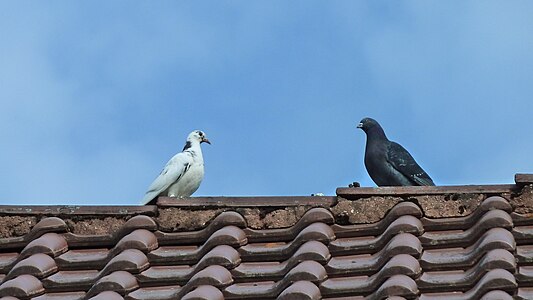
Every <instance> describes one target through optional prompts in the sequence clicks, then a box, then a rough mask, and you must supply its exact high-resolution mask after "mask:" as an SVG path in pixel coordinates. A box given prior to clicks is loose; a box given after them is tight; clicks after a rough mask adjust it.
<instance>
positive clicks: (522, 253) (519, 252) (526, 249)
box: [516, 245, 533, 265]
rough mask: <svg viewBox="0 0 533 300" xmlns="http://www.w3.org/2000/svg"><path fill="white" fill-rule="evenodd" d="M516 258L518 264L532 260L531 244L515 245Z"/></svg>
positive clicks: (532, 250) (528, 262)
mask: <svg viewBox="0 0 533 300" xmlns="http://www.w3.org/2000/svg"><path fill="white" fill-rule="evenodd" d="M516 260H517V261H518V264H519V265H523V264H530V263H531V262H533V245H525V246H517V247H516Z"/></svg>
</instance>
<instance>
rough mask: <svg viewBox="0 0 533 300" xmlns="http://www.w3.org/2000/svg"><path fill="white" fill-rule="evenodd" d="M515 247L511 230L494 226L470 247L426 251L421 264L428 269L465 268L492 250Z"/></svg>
mask: <svg viewBox="0 0 533 300" xmlns="http://www.w3.org/2000/svg"><path fill="white" fill-rule="evenodd" d="M515 248H516V243H515V241H514V237H513V235H512V234H511V233H510V232H509V231H507V230H505V229H503V228H492V229H489V230H488V231H487V232H486V233H485V234H484V235H483V236H482V237H481V238H480V239H479V240H477V242H476V243H475V244H474V245H472V246H470V247H468V248H447V249H438V250H426V251H424V252H423V253H422V256H421V258H420V265H422V268H423V269H424V270H428V271H445V270H454V269H465V268H469V267H471V266H473V265H475V264H477V262H478V260H479V259H480V258H481V257H482V256H483V255H484V254H485V253H486V252H488V251H490V250H493V249H503V250H507V251H509V252H514V250H515Z"/></svg>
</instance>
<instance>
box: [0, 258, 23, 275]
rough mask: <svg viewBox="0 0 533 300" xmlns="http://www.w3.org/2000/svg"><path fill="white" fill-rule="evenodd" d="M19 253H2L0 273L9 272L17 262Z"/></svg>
mask: <svg viewBox="0 0 533 300" xmlns="http://www.w3.org/2000/svg"><path fill="white" fill-rule="evenodd" d="M18 257H19V254H18V253H17V252H11V253H0V274H7V273H8V272H9V270H11V268H12V267H13V265H15V264H16V262H17V259H18ZM0 282H2V281H1V280H0Z"/></svg>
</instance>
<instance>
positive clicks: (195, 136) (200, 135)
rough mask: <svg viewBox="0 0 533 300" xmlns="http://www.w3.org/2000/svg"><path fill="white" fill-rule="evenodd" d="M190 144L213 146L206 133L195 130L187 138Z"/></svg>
mask: <svg viewBox="0 0 533 300" xmlns="http://www.w3.org/2000/svg"><path fill="white" fill-rule="evenodd" d="M187 141H188V142H192V141H196V142H198V143H208V144H210V145H211V142H210V141H209V140H208V139H207V136H206V135H205V133H204V132H203V131H201V130H195V131H193V132H191V133H190V134H189V136H188V137H187Z"/></svg>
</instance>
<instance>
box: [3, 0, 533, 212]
mask: <svg viewBox="0 0 533 300" xmlns="http://www.w3.org/2000/svg"><path fill="white" fill-rule="evenodd" d="M532 11H533V2H531V1H511V2H508V1H374V0H372V1H307V0H306V1H290V2H289V1H187V2H186V1H136V2H131V1H113V2H112V3H110V1H85V2H81V1H54V2H29V1H27V2H24V1H9V2H8V1H2V2H0V15H1V17H0V36H1V37H2V39H1V41H2V42H1V43H0V83H1V87H0V104H1V109H0V138H1V139H2V147H0V166H2V167H1V169H0V186H1V188H0V203H3V204H85V205H100V204H115V205H128V204H136V203H138V201H139V200H140V199H141V198H142V196H143V194H144V192H145V190H146V188H147V186H148V185H149V184H150V183H151V182H152V180H153V179H154V178H155V177H156V175H157V174H158V173H159V172H160V170H161V168H162V167H163V165H164V164H165V163H166V162H167V160H168V159H169V158H170V157H171V156H172V155H174V154H175V153H176V152H178V151H181V149H182V147H183V145H184V142H185V138H186V136H187V134H188V133H189V132H190V131H191V130H193V129H202V130H204V131H205V132H206V134H207V136H208V137H209V138H210V140H211V141H212V142H213V144H212V145H211V146H210V145H205V144H204V145H203V152H204V158H205V161H206V176H205V178H204V181H203V183H202V186H201V187H200V189H199V190H198V191H197V192H196V194H195V195H198V196H202V195H205V196H220V195H225V196H229V195H309V194H311V193H317V192H322V193H325V194H329V195H333V194H334V193H335V188H336V187H338V186H346V185H347V184H348V183H350V182H353V181H359V182H361V184H362V185H364V186H373V185H374V184H373V183H372V181H371V180H370V178H369V177H368V175H367V173H366V170H365V168H364V164H363V155H364V145H365V135H364V133H363V132H362V131H360V130H358V129H356V128H355V126H356V124H357V123H358V122H359V120H360V119H362V118H363V117H366V116H370V117H373V118H375V119H377V120H378V121H380V123H381V124H382V126H383V127H384V128H385V132H386V133H387V135H388V137H389V138H390V139H391V140H395V141H397V142H400V143H401V144H402V145H403V146H404V147H406V148H407V149H408V150H409V151H410V152H411V154H413V156H414V157H415V158H416V159H417V161H418V162H419V163H420V164H421V165H422V167H423V168H424V169H425V170H426V171H427V172H428V173H429V174H430V175H431V177H432V178H433V179H434V181H435V182H436V183H437V184H438V185H455V184H492V183H511V182H513V176H514V174H515V173H518V172H529V173H532V172H533V158H532V153H533V139H532V132H533V122H532V111H533V84H532V79H533V55H532V53H533V39H532V36H533V18H531V12H532Z"/></svg>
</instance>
